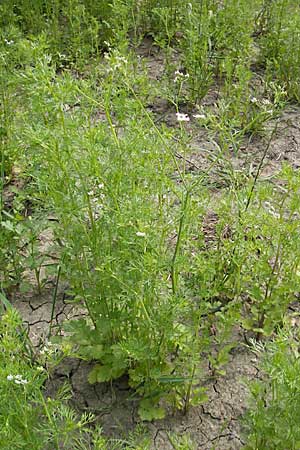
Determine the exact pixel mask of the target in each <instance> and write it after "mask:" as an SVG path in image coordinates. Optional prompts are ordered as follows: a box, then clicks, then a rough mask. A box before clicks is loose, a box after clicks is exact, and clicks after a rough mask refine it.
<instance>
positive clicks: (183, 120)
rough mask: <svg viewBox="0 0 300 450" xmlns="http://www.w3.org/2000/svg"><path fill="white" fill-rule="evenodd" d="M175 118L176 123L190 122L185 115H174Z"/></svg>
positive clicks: (178, 113)
mask: <svg viewBox="0 0 300 450" xmlns="http://www.w3.org/2000/svg"><path fill="white" fill-rule="evenodd" d="M176 118H177V120H178V122H189V121H190V118H189V116H188V115H187V114H184V113H180V112H177V113H176Z"/></svg>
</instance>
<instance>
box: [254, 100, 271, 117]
mask: <svg viewBox="0 0 300 450" xmlns="http://www.w3.org/2000/svg"><path fill="white" fill-rule="evenodd" d="M250 102H251V103H253V104H254V105H257V106H259V105H261V106H262V109H263V110H264V112H266V113H268V114H273V112H274V111H273V109H272V108H271V106H272V102H270V100H269V99H267V98H263V99H262V100H261V101H260V100H258V99H257V98H256V97H250Z"/></svg>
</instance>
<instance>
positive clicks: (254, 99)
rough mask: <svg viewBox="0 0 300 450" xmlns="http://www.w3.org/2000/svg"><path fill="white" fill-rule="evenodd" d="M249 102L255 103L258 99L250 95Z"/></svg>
mask: <svg viewBox="0 0 300 450" xmlns="http://www.w3.org/2000/svg"><path fill="white" fill-rule="evenodd" d="M250 102H251V103H255V104H256V103H258V100H257V98H256V97H251V98H250Z"/></svg>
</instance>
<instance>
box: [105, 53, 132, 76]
mask: <svg viewBox="0 0 300 450" xmlns="http://www.w3.org/2000/svg"><path fill="white" fill-rule="evenodd" d="M104 58H105V59H107V60H108V61H109V62H110V67H108V68H107V69H106V71H107V73H110V72H113V71H114V70H118V69H121V68H122V67H124V66H126V64H127V63H128V61H127V59H126V58H124V56H119V55H116V56H114V55H110V54H109V53H105V55H104Z"/></svg>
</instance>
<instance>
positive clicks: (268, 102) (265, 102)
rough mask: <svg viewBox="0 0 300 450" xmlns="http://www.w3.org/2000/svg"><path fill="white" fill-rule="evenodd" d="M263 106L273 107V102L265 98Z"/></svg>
mask: <svg viewBox="0 0 300 450" xmlns="http://www.w3.org/2000/svg"><path fill="white" fill-rule="evenodd" d="M262 104H263V105H271V102H270V100H269V99H267V98H263V99H262Z"/></svg>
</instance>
